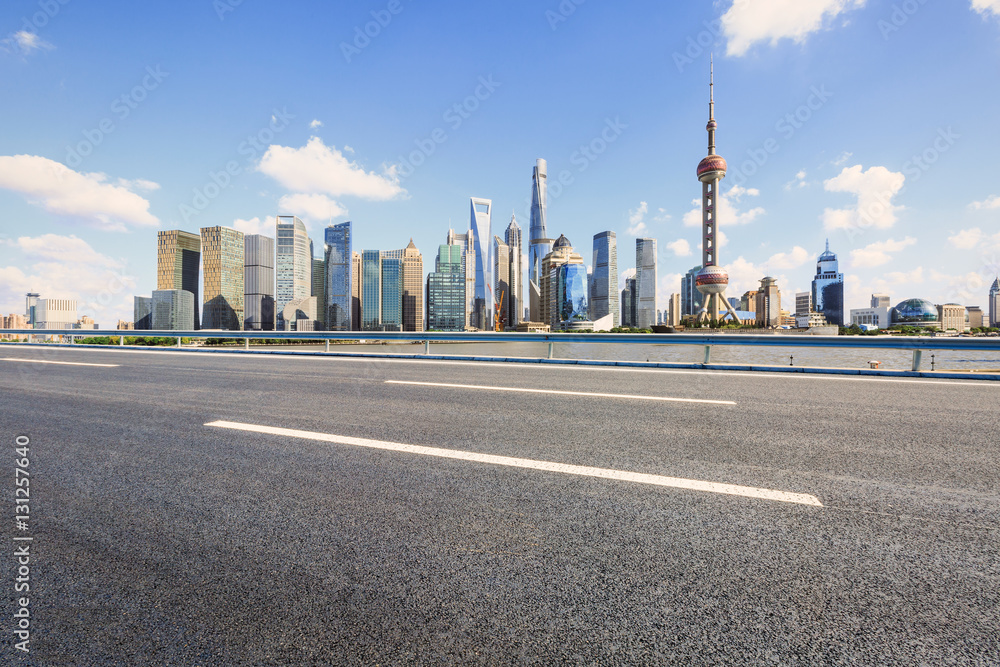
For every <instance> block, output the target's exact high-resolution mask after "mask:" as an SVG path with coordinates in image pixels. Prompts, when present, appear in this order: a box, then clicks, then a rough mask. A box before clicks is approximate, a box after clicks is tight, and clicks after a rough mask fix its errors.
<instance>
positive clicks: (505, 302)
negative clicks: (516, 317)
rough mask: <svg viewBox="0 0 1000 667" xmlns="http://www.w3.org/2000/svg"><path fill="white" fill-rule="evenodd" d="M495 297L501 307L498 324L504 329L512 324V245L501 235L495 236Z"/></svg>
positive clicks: (500, 328)
mask: <svg viewBox="0 0 1000 667" xmlns="http://www.w3.org/2000/svg"><path fill="white" fill-rule="evenodd" d="M493 298H494V299H495V300H496V304H497V306H498V308H499V309H498V310H497V313H496V318H497V319H496V324H497V327H498V330H499V331H503V330H504V329H505V328H506V327H507V326H509V325H510V317H509V315H508V313H509V312H510V310H509V308H508V306H509V305H510V246H508V245H507V244H506V243H504V242H503V240H501V238H500V237H499V236H494V237H493Z"/></svg>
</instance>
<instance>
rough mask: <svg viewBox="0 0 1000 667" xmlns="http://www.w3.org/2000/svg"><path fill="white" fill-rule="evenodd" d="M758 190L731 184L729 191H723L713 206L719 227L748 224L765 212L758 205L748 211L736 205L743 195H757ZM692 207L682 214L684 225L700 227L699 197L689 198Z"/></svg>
mask: <svg viewBox="0 0 1000 667" xmlns="http://www.w3.org/2000/svg"><path fill="white" fill-rule="evenodd" d="M759 196H760V190H758V189H757V188H744V187H743V186H740V185H735V186H733V187H732V188H731V189H730V190H729V192H724V193H722V195H721V196H720V197H719V201H718V203H717V204H716V206H715V215H716V219H717V220H718V222H719V226H720V227H725V226H726V225H748V224H750V223H751V222H753V221H754V220H756V219H757V218H758V217H760V216H761V215H763V214H764V213H765V211H764V209H763V208H761V207H760V206H757V207H755V208H752V209H750V210H749V211H740V210H739V208H737V206H738V205H739V204H740V203H741V202H742V201H743V197H759ZM691 205H692V206H694V208H693V209H691V210H690V211H688V212H687V213H685V214H684V226H685V227H701V199H693V200H691Z"/></svg>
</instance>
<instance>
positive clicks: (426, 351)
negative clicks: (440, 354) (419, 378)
mask: <svg viewBox="0 0 1000 667" xmlns="http://www.w3.org/2000/svg"><path fill="white" fill-rule="evenodd" d="M430 353H431V342H430V341H429V340H425V341H424V354H430Z"/></svg>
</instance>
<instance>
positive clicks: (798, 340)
mask: <svg viewBox="0 0 1000 667" xmlns="http://www.w3.org/2000/svg"><path fill="white" fill-rule="evenodd" d="M5 334H6V335H21V336H24V335H28V336H68V337H70V338H71V339H74V338H91V337H97V336H107V337H111V338H118V339H119V345H124V344H125V337H126V336H143V337H150V338H154V337H155V338H176V339H177V345H178V346H180V344H181V339H182V338H196V339H208V338H226V339H230V340H242V341H243V344H244V348H249V345H250V341H251V340H261V339H270V340H315V341H325V342H326V349H327V351H329V349H330V341H334V340H377V341H398V342H422V343H424V352H425V353H429V352H430V344H431V343H458V342H466V343H468V342H476V343H548V346H549V347H548V356H549V358H550V359H551V358H552V355H553V346H554V345H555V344H556V343H611V344H647V345H649V344H654V345H693V346H701V347H704V348H705V361H704V363H705V364H710V363H711V358H712V348H713V347H715V346H734V345H736V346H738V345H745V346H759V347H805V348H810V347H812V348H816V347H820V348H824V347H825V348H856V349H893V350H911V351H912V352H913V366H912V370H913V371H919V370H920V365H921V361H922V355H923V352H925V351H933V350H968V351H973V350H976V351H992V352H1000V338H988V337H976V338H971V337H970V338H960V337H949V336H933V337H932V336H810V335H801V334H766V335H761V334H752V335H743V334H735V333H734V334H728V333H727V334H723V333H710V334H704V333H674V334H613V333H519V332H504V333H495V332H492V331H479V332H438V331H433V332H432V331H418V332H395V331H393V332H389V331H206V330H199V331H118V330H112V331H104V330H82V329H5V330H0V337H2V336H3V335H5Z"/></svg>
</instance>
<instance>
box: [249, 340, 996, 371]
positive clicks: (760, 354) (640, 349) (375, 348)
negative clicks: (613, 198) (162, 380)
mask: <svg viewBox="0 0 1000 667" xmlns="http://www.w3.org/2000/svg"><path fill="white" fill-rule="evenodd" d="M997 345H998V348H997V351H995V352H994V351H988V352H982V351H968V352H967V351H955V350H938V351H935V352H933V353H931V352H926V351H925V352H924V354H923V362H922V365H921V370H931V363H932V362H933V364H934V370H939V371H944V370H949V371H964V372H975V371H985V372H1000V341H998V342H997ZM255 347H256V346H255ZM281 347H285V346H281ZM322 347H323V346H322V345H296V346H289V347H288V349H293V350H299V349H301V350H303V351H304V350H307V349H309V350H315V349H317V348H319V349H322ZM268 349H275V348H268ZM330 351H331V352H360V353H368V354H371V353H375V354H422V353H423V351H424V346H423V343H418V344H413V343H386V344H384V345H382V344H343V345H337V344H333V345H331V346H330ZM431 354H440V355H453V356H483V357H487V356H488V357H535V358H538V357H546V356H548V343H432V344H431ZM932 354H933V359H932ZM553 356H554V357H556V358H560V359H593V360H606V361H652V362H668V363H686V364H690V363H701V362H702V361H703V359H704V356H705V351H704V347H703V346H701V345H658V344H634V345H633V344H612V343H556V344H555V349H554V351H553ZM869 361H878V362H879V363H880V367H881V368H883V369H890V370H910V367H911V364H912V361H913V353H912V352H910V351H908V350H888V349H844V348H804V347H760V346H750V345H746V346H744V345H725V346H723V345H717V346H714V347H713V348H712V363H713V364H741V365H767V366H789V365H795V366H808V367H818V368H868V367H869V363H868V362H869Z"/></svg>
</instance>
